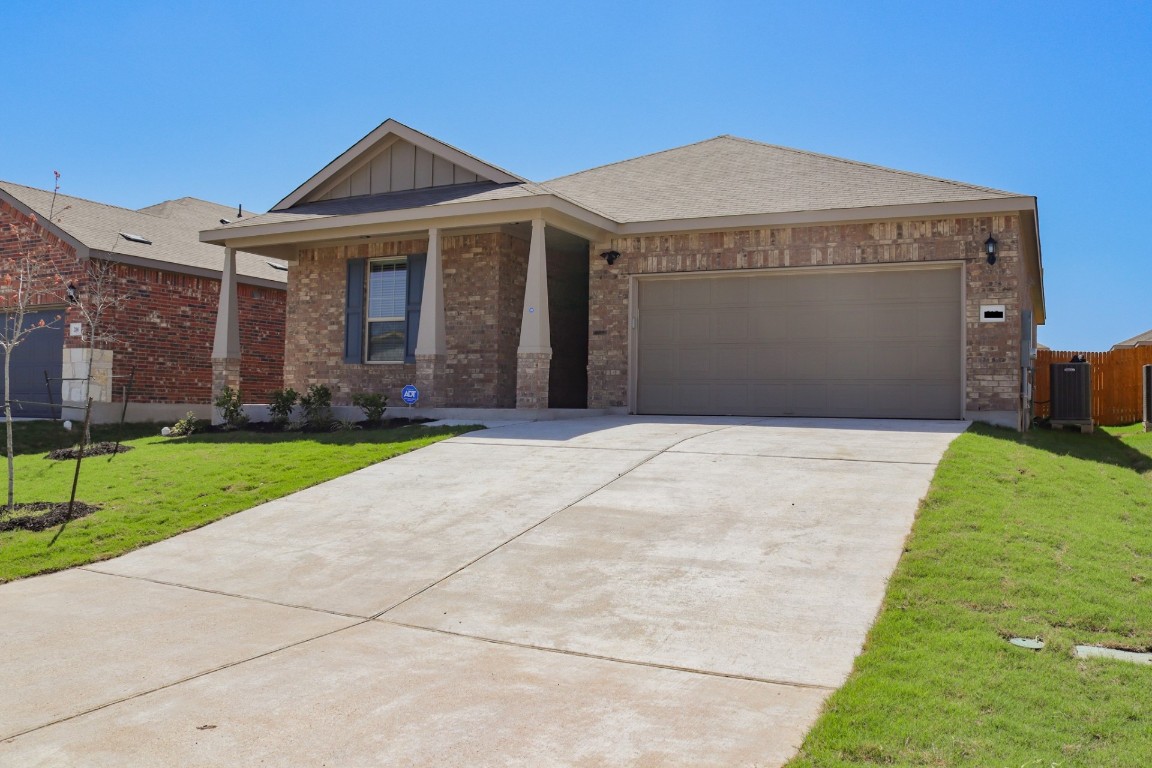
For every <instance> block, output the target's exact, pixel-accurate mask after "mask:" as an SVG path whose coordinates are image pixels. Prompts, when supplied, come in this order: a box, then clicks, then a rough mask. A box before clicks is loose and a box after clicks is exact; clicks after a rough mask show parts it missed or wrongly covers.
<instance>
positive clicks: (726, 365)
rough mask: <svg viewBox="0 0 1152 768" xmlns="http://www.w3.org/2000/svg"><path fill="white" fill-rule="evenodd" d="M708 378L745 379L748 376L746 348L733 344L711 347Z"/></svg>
mask: <svg viewBox="0 0 1152 768" xmlns="http://www.w3.org/2000/svg"><path fill="white" fill-rule="evenodd" d="M710 378H714V379H735V380H738V381H746V380H747V379H748V378H749V376H748V348H747V347H743V346H737V345H735V344H720V345H717V346H716V347H714V348H713V349H712V371H711V374H710Z"/></svg>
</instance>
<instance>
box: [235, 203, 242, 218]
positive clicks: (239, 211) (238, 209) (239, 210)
mask: <svg viewBox="0 0 1152 768" xmlns="http://www.w3.org/2000/svg"><path fill="white" fill-rule="evenodd" d="M236 218H238V219H242V218H244V203H240V205H238V206H236Z"/></svg>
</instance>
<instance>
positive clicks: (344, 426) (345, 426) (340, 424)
mask: <svg viewBox="0 0 1152 768" xmlns="http://www.w3.org/2000/svg"><path fill="white" fill-rule="evenodd" d="M353 429H360V425H359V424H357V423H356V422H354V421H352V419H337V420H336V421H334V422H332V431H333V432H348V431H350V430H353Z"/></svg>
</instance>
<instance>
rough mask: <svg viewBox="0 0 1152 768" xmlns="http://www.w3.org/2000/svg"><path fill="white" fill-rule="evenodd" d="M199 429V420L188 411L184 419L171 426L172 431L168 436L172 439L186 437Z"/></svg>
mask: <svg viewBox="0 0 1152 768" xmlns="http://www.w3.org/2000/svg"><path fill="white" fill-rule="evenodd" d="M199 428H200V419H198V418H196V414H195V413H193V412H192V411H188V413H187V414H185V415H184V418H182V419H180V421H178V422H176V423H175V424H173V425H172V431H170V432H169V433H168V434H169V435H171V436H172V437H187V436H188V435H191V434H192V433H193V432H195V431H196V430H197V429H199Z"/></svg>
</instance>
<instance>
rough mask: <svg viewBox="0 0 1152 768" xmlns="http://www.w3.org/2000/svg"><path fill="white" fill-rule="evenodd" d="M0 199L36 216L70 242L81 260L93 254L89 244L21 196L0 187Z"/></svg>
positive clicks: (25, 213) (23, 212)
mask: <svg viewBox="0 0 1152 768" xmlns="http://www.w3.org/2000/svg"><path fill="white" fill-rule="evenodd" d="M0 200H3V201H4V202H6V203H8V205H10V206H12V207H13V208H15V209H16V210H18V211H20V213H22V214H24V215H25V216H29V217H35V219H36V223H37V224H39V225H40V226H42V227H44V228H45V229H47V230H48V231H49V232H51V233H52V234H54V235H56V237H58V238H60V239H61V240H63V241H64V242H66V243H68V245H70V246H72V247H73V248H74V249H75V250H76V258H77V259H79V260H80V261H86V260H87V259H88V258H89V256H90V255H91V249H89V248H88V246H87V245H85V244H84V243H82V242H80V241H79V240H77V239H76V238H75V237H73V236H72V235H71V234H69V233H68V232H67V231H66V230H64V229H63V228H62V227H61V226H60V225H59V224H57V223H56V222H54V221H52V220H50V219H49V218H48V217H47V216H45V215H44V214H42V213H40V212H39V211H35V210H33V209H32V208H30V207H28V206H27V205H25V204H24V202H23V201H22V200H20V199H19V198H16V197H13V196H12V195H10V194H8V193H7V192H5V191H4V190H3V189H0Z"/></svg>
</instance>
